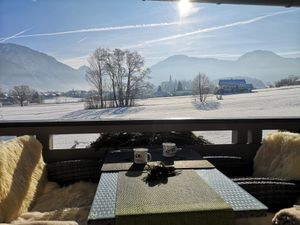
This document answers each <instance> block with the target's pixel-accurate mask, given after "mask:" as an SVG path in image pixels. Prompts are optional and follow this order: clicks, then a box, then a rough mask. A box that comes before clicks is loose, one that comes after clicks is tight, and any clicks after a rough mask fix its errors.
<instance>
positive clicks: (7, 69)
mask: <svg viewBox="0 0 300 225" xmlns="http://www.w3.org/2000/svg"><path fill="white" fill-rule="evenodd" d="M16 85H29V86H30V87H31V88H34V89H36V90H39V91H49V90H51V91H67V90H71V89H73V88H74V89H78V90H86V89H88V88H89V87H88V84H87V82H86V81H85V71H84V70H83V69H82V68H79V69H78V70H75V69H73V68H72V67H70V66H67V65H65V64H63V63H61V62H59V61H57V60H56V59H55V58H54V57H51V56H49V55H46V54H44V53H41V52H38V51H35V50H33V49H30V48H28V47H25V46H21V45H16V44H0V87H1V88H2V89H4V90H8V89H11V88H12V87H13V86H16Z"/></svg>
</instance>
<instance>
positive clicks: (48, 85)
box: [0, 43, 300, 91]
mask: <svg viewBox="0 0 300 225" xmlns="http://www.w3.org/2000/svg"><path fill="white" fill-rule="evenodd" d="M86 69H87V67H86V66H82V67H80V68H79V69H77V70H76V69H74V68H72V67H70V66H68V65H65V64H63V63H61V62H59V61H57V60H56V59H55V58H54V57H52V56H49V55H47V54H45V53H41V52H38V51H36V50H33V49H30V48H28V47H25V46H21V45H17V44H2V43H0V88H2V89H4V90H9V89H11V88H12V87H13V86H16V85H29V86H30V87H32V88H34V89H36V90H39V91H67V90H71V89H77V90H88V89H90V86H89V85H88V83H87V81H86V80H85V71H86ZM150 69H151V71H152V72H151V74H150V76H151V77H152V78H151V80H150V81H151V82H152V83H154V84H156V85H158V84H160V82H162V81H167V80H169V77H170V76H172V78H173V79H177V80H191V79H193V78H194V77H195V76H196V75H197V74H198V73H199V72H202V73H205V74H206V75H207V76H208V77H209V78H210V79H211V80H215V81H216V80H218V79H220V78H224V77H239V78H243V77H245V78H246V81H247V80H248V82H251V80H252V81H253V82H254V81H256V82H258V83H257V87H263V84H262V83H260V81H258V80H257V79H259V80H262V81H264V82H269V83H270V82H274V81H277V80H280V79H282V78H285V77H287V76H289V75H300V58H284V57H281V56H279V55H276V54H275V53H273V52H271V51H262V50H257V51H253V52H248V53H246V54H244V55H242V56H241V57H239V58H238V59H237V60H235V61H230V60H220V59H214V58H197V57H189V56H186V55H174V56H171V57H169V58H167V59H165V60H163V61H161V62H159V63H157V64H155V65H153V66H152V67H151V68H150ZM255 79H256V80H255Z"/></svg>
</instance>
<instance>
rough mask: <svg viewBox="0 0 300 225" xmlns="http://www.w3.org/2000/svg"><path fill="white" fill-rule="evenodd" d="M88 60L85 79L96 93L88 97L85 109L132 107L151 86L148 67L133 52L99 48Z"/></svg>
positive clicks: (141, 58)
mask: <svg viewBox="0 0 300 225" xmlns="http://www.w3.org/2000/svg"><path fill="white" fill-rule="evenodd" d="M88 63H89V67H88V70H87V72H86V80H87V81H88V82H89V83H90V84H91V85H92V86H93V87H94V88H95V89H96V90H97V95H96V96H94V95H93V96H89V98H88V101H87V104H88V105H87V108H106V107H124V106H132V105H134V103H135V102H134V101H135V99H136V98H137V97H139V96H140V95H142V94H143V93H144V92H146V91H147V89H149V88H150V87H151V84H150V83H149V82H147V80H148V79H149V78H150V77H149V73H150V69H148V68H144V66H145V61H144V58H143V57H142V56H141V55H140V54H139V53H138V52H136V51H129V50H121V49H106V48H98V49H96V50H95V51H94V53H93V54H92V56H91V57H90V58H89V59H88Z"/></svg>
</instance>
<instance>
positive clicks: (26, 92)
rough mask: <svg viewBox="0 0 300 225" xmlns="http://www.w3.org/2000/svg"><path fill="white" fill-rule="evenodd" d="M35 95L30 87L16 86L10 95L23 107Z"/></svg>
mask: <svg viewBox="0 0 300 225" xmlns="http://www.w3.org/2000/svg"><path fill="white" fill-rule="evenodd" d="M33 93H34V91H33V90H32V89H30V87H29V86H28V85H20V86H14V88H13V89H12V90H10V95H11V96H12V97H13V99H14V101H15V102H18V103H20V105H21V106H24V103H25V102H26V101H28V102H30V101H31V99H32V95H33Z"/></svg>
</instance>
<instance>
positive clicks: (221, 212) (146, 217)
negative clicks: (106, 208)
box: [116, 170, 233, 225]
mask: <svg viewBox="0 0 300 225" xmlns="http://www.w3.org/2000/svg"><path fill="white" fill-rule="evenodd" d="M146 175H147V174H146V173H142V172H138V171H128V172H119V177H118V187H117V202H116V224H117V225H135V224H136V225H150V224H151V225H177V224H178V225H179V224H180V225H185V224H186V225H187V224H189V225H190V224H197V225H215V224H216V225H217V224H218V225H229V224H231V223H232V218H233V211H232V209H231V208H230V206H229V205H228V204H227V203H226V202H224V200H223V199H222V198H221V197H220V196H219V195H218V194H217V193H216V192H215V191H214V190H212V189H211V188H210V187H209V186H208V185H207V184H206V183H205V181H203V180H202V179H201V178H200V176H199V175H198V174H197V173H196V172H194V171H192V170H184V171H182V172H181V174H180V175H177V176H175V177H169V178H168V179H165V180H161V181H160V182H159V183H158V182H156V183H145V181H144V178H145V177H146Z"/></svg>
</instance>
